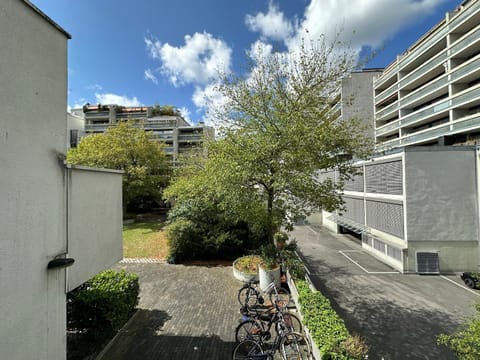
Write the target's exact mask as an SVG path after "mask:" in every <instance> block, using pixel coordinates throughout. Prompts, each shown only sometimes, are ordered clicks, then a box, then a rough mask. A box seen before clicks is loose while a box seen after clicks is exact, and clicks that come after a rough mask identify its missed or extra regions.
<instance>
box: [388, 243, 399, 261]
mask: <svg viewBox="0 0 480 360" xmlns="http://www.w3.org/2000/svg"><path fill="white" fill-rule="evenodd" d="M387 255H388V256H389V257H391V258H393V259H395V260H398V261H402V250H400V249H399V248H396V247H394V246H391V245H387Z"/></svg>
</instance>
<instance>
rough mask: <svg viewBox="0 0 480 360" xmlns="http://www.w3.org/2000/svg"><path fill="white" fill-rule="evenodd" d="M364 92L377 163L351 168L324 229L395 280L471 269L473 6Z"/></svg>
mask: <svg viewBox="0 0 480 360" xmlns="http://www.w3.org/2000/svg"><path fill="white" fill-rule="evenodd" d="M373 91H374V95H375V96H374V102H373V104H372V106H373V107H374V121H375V127H374V128H375V148H376V155H375V156H374V157H373V158H372V159H371V160H369V161H363V162H357V163H356V164H355V165H356V166H357V167H358V169H359V175H357V176H356V177H355V178H354V179H352V181H350V182H348V183H347V184H346V186H345V190H344V193H343V199H344V201H345V209H344V211H337V212H335V213H334V214H331V213H327V212H323V213H322V223H323V225H324V226H326V227H329V228H330V229H332V230H333V231H349V232H352V233H356V234H359V237H361V239H362V245H363V248H364V249H365V250H367V251H369V252H370V253H371V254H373V255H374V256H376V257H378V258H380V259H382V260H383V261H385V262H386V263H388V264H390V265H391V266H392V267H394V268H395V269H398V270H399V271H401V272H419V273H439V272H451V271H465V270H472V271H476V270H478V268H479V265H480V256H479V240H480V234H479V229H480V226H479V210H478V209H479V207H480V193H479V189H480V186H479V185H480V174H479V170H478V169H479V164H478V159H479V152H478V148H477V147H476V146H468V145H476V144H477V143H478V140H479V139H480V1H463V2H462V3H461V4H460V6H459V7H458V8H457V9H456V10H455V11H453V12H451V13H447V14H446V16H445V19H444V20H442V21H441V22H440V23H438V24H437V25H436V26H435V27H434V28H432V29H431V30H430V31H429V32H428V33H427V34H425V35H424V36H423V37H422V38H421V39H419V40H418V41H417V42H416V43H415V44H414V45H412V46H411V47H410V48H409V49H408V50H407V51H406V52H405V53H404V54H402V55H400V56H398V58H397V59H396V60H395V61H394V62H393V63H392V64H391V65H389V66H388V67H387V68H386V69H385V70H384V72H383V73H382V74H381V75H380V76H378V77H377V78H376V79H375V80H374V86H373ZM322 176H330V177H334V176H336V175H335V172H330V173H325V174H323V175H322Z"/></svg>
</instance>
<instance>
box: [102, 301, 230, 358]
mask: <svg viewBox="0 0 480 360" xmlns="http://www.w3.org/2000/svg"><path fill="white" fill-rule="evenodd" d="M170 319H171V317H170V316H169V315H168V314H167V313H166V312H165V311H159V310H145V309H139V310H138V311H137V313H136V314H135V315H134V317H133V318H132V319H131V321H130V322H129V324H128V325H127V326H126V327H125V328H124V329H122V330H121V331H120V332H119V333H118V335H117V337H116V338H115V339H114V340H113V341H112V342H111V343H110V344H109V345H108V347H107V348H106V349H105V350H104V352H103V354H101V355H100V356H99V357H98V358H97V360H123V359H124V360H127V359H128V360H149V359H151V360H156V359H158V360H160V359H171V360H176V359H178V360H187V359H188V360H190V359H192V360H196V359H198V360H201V359H211V360H226V359H230V358H231V353H232V349H233V347H234V343H233V342H226V341H223V340H222V339H220V338H219V337H218V336H217V335H205V336H184V335H181V336H177V335H175V334H171V333H164V332H163V330H162V328H163V325H164V324H165V322H167V321H168V320H170ZM179 330H181V329H179Z"/></svg>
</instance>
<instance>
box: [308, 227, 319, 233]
mask: <svg viewBox="0 0 480 360" xmlns="http://www.w3.org/2000/svg"><path fill="white" fill-rule="evenodd" d="M307 229H308V230H310V231H311V232H313V233H314V234H318V233H317V232H316V231H315V230H313V229H312V228H311V227H310V226H308V225H307Z"/></svg>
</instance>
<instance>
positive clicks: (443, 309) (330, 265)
mask: <svg viewBox="0 0 480 360" xmlns="http://www.w3.org/2000/svg"><path fill="white" fill-rule="evenodd" d="M293 237H295V238H296V239H297V241H298V245H299V249H300V252H301V254H302V256H303V258H304V260H305V262H306V264H307V267H308V269H309V271H310V277H311V279H312V282H313V283H314V285H315V287H316V288H317V289H319V290H320V291H321V292H322V293H323V294H324V295H325V296H327V297H328V298H329V299H330V300H331V302H332V305H333V307H334V308H335V309H336V310H337V312H338V313H339V314H340V316H341V317H342V318H343V319H344V320H345V323H346V325H347V327H348V329H349V330H350V331H351V332H354V333H357V334H360V335H362V336H363V337H365V338H366V340H367V342H368V343H369V344H370V345H371V351H370V353H369V359H370V360H377V359H378V360H380V359H385V360H410V359H431V360H433V359H435V360H453V359H456V357H455V356H454V355H453V354H452V353H451V352H450V351H449V350H448V349H447V348H446V347H443V346H438V345H436V336H437V335H438V334H440V333H451V332H453V331H454V330H455V329H456V328H457V327H458V325H459V324H460V323H461V322H462V321H463V320H464V319H468V318H470V317H471V315H472V314H473V313H474V308H473V304H475V303H478V302H480V291H478V290H476V291H472V290H470V289H468V288H466V287H465V286H463V284H462V281H461V280H460V278H459V276H458V275H451V276H436V275H434V276H432V275H428V276H425V275H423V276H422V275H417V274H409V275H403V274H399V273H398V272H396V271H394V270H393V269H391V268H390V267H388V266H387V265H385V264H383V263H381V262H379V261H378V260H376V259H375V258H374V257H372V256H371V255H369V254H368V253H365V252H364V251H363V250H362V248H361V244H360V242H359V240H354V239H353V238H349V237H347V236H344V235H337V234H334V233H332V232H330V231H328V230H326V229H324V228H320V227H313V226H297V227H296V228H295V230H294V231H293Z"/></svg>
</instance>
